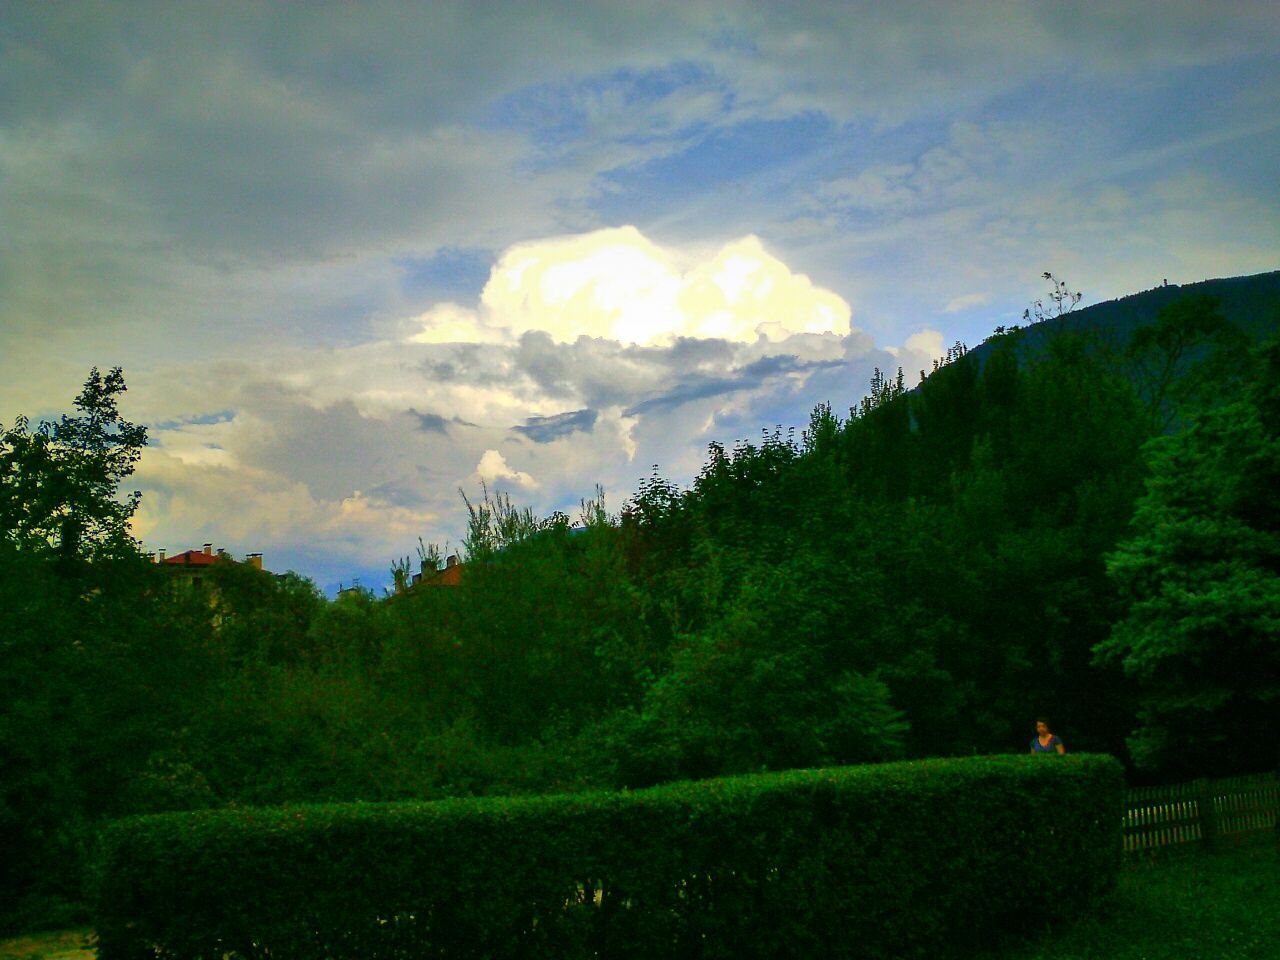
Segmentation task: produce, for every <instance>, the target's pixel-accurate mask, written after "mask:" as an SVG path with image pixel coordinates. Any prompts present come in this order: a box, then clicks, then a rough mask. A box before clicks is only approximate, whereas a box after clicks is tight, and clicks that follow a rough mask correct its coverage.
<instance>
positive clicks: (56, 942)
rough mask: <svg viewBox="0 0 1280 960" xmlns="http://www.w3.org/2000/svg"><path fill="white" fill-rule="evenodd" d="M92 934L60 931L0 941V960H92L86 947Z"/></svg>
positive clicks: (78, 931) (91, 951)
mask: <svg viewBox="0 0 1280 960" xmlns="http://www.w3.org/2000/svg"><path fill="white" fill-rule="evenodd" d="M92 933H93V932H92V931H91V930H62V931H59V932H57V933H33V934H29V935H28V936H25V937H14V938H13V939H12V940H0V960H93V958H94V952H93V950H91V949H89V947H88V946H86V944H87V942H88V938H89V937H90V936H92Z"/></svg>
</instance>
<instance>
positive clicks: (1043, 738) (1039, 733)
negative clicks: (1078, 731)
mask: <svg viewBox="0 0 1280 960" xmlns="http://www.w3.org/2000/svg"><path fill="white" fill-rule="evenodd" d="M1031 752H1032V753H1033V754H1034V753H1066V752H1067V748H1066V747H1064V746H1063V745H1062V738H1061V737H1055V736H1054V735H1053V731H1052V730H1050V729H1049V721H1048V719H1047V718H1045V717H1038V718H1037V719H1036V735H1035V736H1034V737H1032V738H1031Z"/></svg>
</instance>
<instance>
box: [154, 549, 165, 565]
mask: <svg viewBox="0 0 1280 960" xmlns="http://www.w3.org/2000/svg"><path fill="white" fill-rule="evenodd" d="M164 554H165V549H164V547H161V548H160V549H159V550H157V551H156V557H157V560H156V562H157V563H164Z"/></svg>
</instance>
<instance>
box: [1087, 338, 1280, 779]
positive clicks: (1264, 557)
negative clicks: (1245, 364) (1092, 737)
mask: <svg viewBox="0 0 1280 960" xmlns="http://www.w3.org/2000/svg"><path fill="white" fill-rule="evenodd" d="M1278 377H1280V341H1276V340H1273V341H1271V342H1270V343H1269V344H1267V345H1265V346H1264V347H1263V348H1261V349H1260V351H1259V353H1258V355H1257V357H1256V367H1255V368H1254V378H1253V382H1252V386H1251V388H1250V389H1249V391H1248V392H1247V393H1246V395H1245V396H1244V397H1243V398H1242V399H1240V400H1237V401H1235V402H1231V403H1226V404H1223V405H1220V406H1218V407H1217V408H1214V409H1212V410H1209V411H1207V412H1205V413H1202V414H1201V415H1199V416H1198V417H1196V418H1195V419H1194V420H1193V421H1192V423H1191V424H1190V426H1188V427H1187V428H1186V429H1184V430H1182V431H1181V432H1180V433H1177V434H1174V435H1172V436H1166V437H1160V438H1157V439H1156V440H1153V441H1152V442H1151V443H1150V444H1149V445H1148V448H1147V453H1148V461H1149V465H1150V471H1151V472H1150V478H1149V480H1148V482H1147V491H1146V494H1145V496H1144V497H1143V498H1142V499H1141V500H1140V501H1139V504H1138V508H1137V511H1136V513H1135V516H1134V522H1133V531H1134V533H1133V535H1132V537H1131V538H1130V539H1129V540H1128V541H1126V542H1125V543H1124V544H1122V545H1121V546H1120V548H1119V549H1117V550H1116V551H1115V552H1114V553H1112V554H1111V555H1110V557H1109V558H1108V562H1107V570H1108V573H1109V574H1110V576H1111V577H1112V578H1113V579H1114V580H1115V581H1116V583H1117V584H1118V585H1119V587H1120V589H1121V591H1122V593H1123V594H1124V596H1125V598H1126V600H1127V612H1126V615H1125V616H1124V618H1123V619H1122V620H1121V621H1120V622H1119V623H1118V624H1117V625H1116V626H1115V628H1114V629H1113V631H1112V633H1111V636H1110V637H1109V638H1108V639H1107V640H1106V641H1104V642H1103V643H1100V644H1099V645H1098V646H1097V647H1096V654H1097V657H1098V658H1099V659H1100V660H1101V661H1103V662H1109V663H1118V664H1119V665H1120V666H1122V667H1123V669H1124V671H1125V673H1126V674H1128V675H1129V676H1130V677H1133V678H1135V679H1136V680H1137V681H1138V682H1139V684H1140V689H1141V691H1142V700H1141V704H1140V709H1139V720H1140V722H1141V726H1140V728H1139V729H1138V730H1137V731H1136V732H1135V734H1134V736H1133V737H1132V738H1131V739H1130V745H1131V750H1132V752H1133V755H1134V758H1135V760H1136V761H1137V762H1138V763H1139V764H1140V765H1142V766H1146V767H1162V766H1163V767H1165V768H1166V769H1168V768H1169V767H1170V766H1172V765H1175V764H1176V765H1178V766H1185V767H1196V768H1198V769H1199V770H1200V771H1205V770H1210V769H1214V768H1218V769H1223V768H1229V767H1231V766H1236V767H1239V766H1246V765H1250V766H1257V765H1258V761H1259V757H1258V751H1257V746H1258V744H1259V743H1260V742H1264V741H1266V739H1267V738H1266V736H1265V733H1266V732H1268V731H1272V730H1275V729H1276V728H1277V720H1280V716H1277V713H1278V709H1280V639H1278V638H1280V504H1278V503H1277V501H1276V499H1275V495H1274V491H1275V490H1276V489H1277V488H1280V380H1278ZM1267 751H1268V752H1272V751H1274V746H1272V745H1270V744H1269V743H1268V746H1267ZM1266 759H1267V760H1270V761H1271V762H1274V760H1275V758H1274V756H1271V757H1268V758H1266ZM1224 772H1226V770H1224Z"/></svg>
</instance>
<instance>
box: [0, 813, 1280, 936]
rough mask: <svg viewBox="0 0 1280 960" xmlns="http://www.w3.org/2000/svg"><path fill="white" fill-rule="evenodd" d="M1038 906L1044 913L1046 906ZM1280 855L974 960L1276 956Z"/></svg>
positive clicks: (1179, 869) (1237, 856) (1263, 845)
mask: <svg viewBox="0 0 1280 960" xmlns="http://www.w3.org/2000/svg"><path fill="white" fill-rule="evenodd" d="M1045 909H1046V911H1047V912H1051V911H1052V909H1053V905H1052V904H1046V905H1045ZM90 935H91V932H90V931H87V930H70V931H63V932H60V933H40V934H32V935H30V936H25V937H17V938H15V939H12V940H3V941H0V960H94V954H93V951H92V950H90V949H88V948H87V947H86V946H85V943H86V938H87V937H89V936H90ZM1277 956H1280V850H1278V849H1277V847H1276V845H1275V844H1274V843H1273V842H1272V840H1271V838H1270V836H1269V835H1266V834H1264V835H1263V838H1262V839H1260V840H1259V841H1258V842H1255V843H1252V844H1249V845H1247V846H1241V847H1237V848H1235V849H1230V850H1226V851H1223V852H1221V853H1213V854H1207V853H1192V854H1184V855H1181V856H1176V857H1169V858H1167V859H1162V860H1156V861H1153V862H1149V863H1144V864H1139V865H1134V866H1126V867H1125V869H1124V870H1123V872H1122V873H1121V876H1120V884H1119V887H1118V888H1117V890H1116V892H1115V894H1114V896H1112V897H1111V899H1110V900H1109V901H1108V902H1107V903H1106V904H1104V905H1103V907H1102V908H1101V909H1099V910H1098V912H1097V913H1096V914H1095V915H1093V916H1091V917H1088V918H1086V919H1084V920H1081V921H1078V922H1076V923H1073V924H1069V925H1063V926H1060V927H1057V928H1051V929H1050V930H1049V931H1048V932H1047V933H1046V934H1045V935H1044V936H1042V937H1038V938H1036V939H1035V940H1034V941H1028V942H1023V943H1012V944H1008V945H1007V946H1005V947H1003V948H1002V949H1000V950H997V951H993V952H987V953H983V954H982V955H981V956H978V957H975V958H974V960H1255V958H1256V960H1274V958H1275V957H1277Z"/></svg>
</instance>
